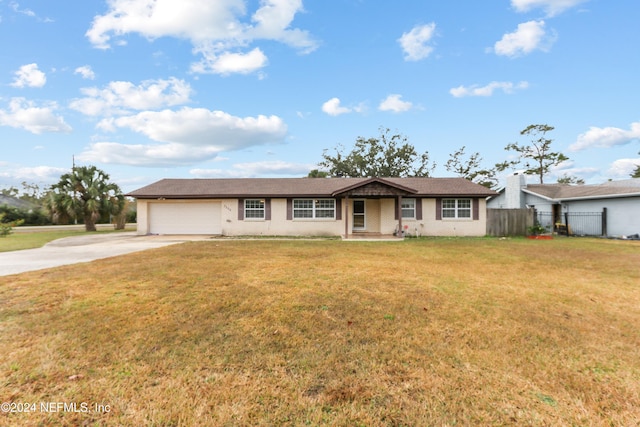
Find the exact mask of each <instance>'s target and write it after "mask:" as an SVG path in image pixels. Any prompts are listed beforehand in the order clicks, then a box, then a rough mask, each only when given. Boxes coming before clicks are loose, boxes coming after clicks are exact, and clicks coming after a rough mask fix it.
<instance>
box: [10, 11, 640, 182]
mask: <svg viewBox="0 0 640 427" xmlns="http://www.w3.org/2000/svg"><path fill="white" fill-rule="evenodd" d="M638 16H640V3H638V2H637V1H636V0H618V1H605V0H492V1H490V2H480V1H477V0H449V1H437V2H436V1H429V2H427V1H424V0H399V1H397V2H387V1H380V0H375V1H374V0H332V1H319V0H315V1H311V0H304V1H303V0H260V1H258V0H251V1H246V0H216V1H215V2H214V1H207V0H181V1H179V2H178V1H173V0H106V1H98V0H83V1H59V2H53V1H50V0H31V1H28V0H23V1H17V0H16V1H13V0H0V141H1V143H0V147H1V150H0V187H9V186H12V185H13V186H17V187H20V186H21V185H20V183H21V182H23V181H26V182H28V183H35V184H38V185H40V186H41V187H45V186H48V185H50V184H53V183H55V182H56V181H57V178H58V177H59V176H60V175H61V174H62V173H64V172H66V171H68V170H69V168H70V167H71V164H72V159H73V158H75V162H76V164H77V165H88V164H93V165H96V166H98V167H99V168H101V169H103V170H104V171H106V172H107V173H109V174H110V175H111V178H112V180H113V181H114V182H116V183H117V184H119V185H120V187H121V188H122V189H123V190H124V191H131V190H134V189H136V188H138V187H141V186H143V185H146V184H149V183H151V182H153V181H156V180H158V179H161V178H166V177H171V178H200V177H203V178H209V177H290V176H291V177H299V176H306V174H307V173H308V172H309V171H310V170H311V169H314V168H317V164H318V163H319V162H320V161H321V160H322V152H323V150H324V149H329V150H333V149H334V148H335V147H336V146H338V145H340V144H341V145H343V146H345V147H347V148H350V147H351V146H352V145H353V143H354V142H355V140H356V138H357V137H359V136H362V137H365V138H369V137H376V136H378V135H379V128H380V127H383V128H389V129H390V130H391V131H392V133H401V134H403V135H405V136H406V137H407V138H408V139H409V142H410V143H412V144H413V145H414V146H415V147H416V149H417V150H418V151H420V152H423V151H425V150H427V151H428V152H429V153H430V157H431V159H432V161H433V162H435V163H436V164H437V167H436V170H435V173H434V176H451V173H449V172H447V171H446V169H445V168H444V164H445V163H446V161H447V160H448V159H449V154H450V153H453V152H454V151H455V150H457V149H458V148H460V147H462V146H466V151H467V152H468V153H471V152H479V153H480V154H481V156H482V158H483V163H484V165H485V166H492V165H494V164H495V163H497V162H501V161H504V160H507V159H509V158H510V156H511V154H510V153H509V152H506V151H505V150H504V147H505V146H506V145H507V144H509V143H512V142H518V143H520V144H527V143H529V141H528V140H527V139H526V138H523V137H521V136H520V131H521V130H522V129H524V128H526V127H527V126H528V125H530V124H548V125H551V126H554V127H555V130H554V131H552V132H551V133H550V134H549V136H550V137H551V138H553V139H554V143H553V147H554V149H555V150H558V151H561V152H563V153H564V154H565V155H567V156H568V157H569V158H570V160H569V161H568V162H566V163H565V164H563V165H561V167H559V168H558V170H556V171H554V173H553V175H552V176H550V177H549V179H548V180H547V181H548V182H555V179H556V178H557V176H562V175H564V174H569V175H574V176H577V177H579V178H583V179H584V180H585V181H586V182H587V183H598V182H603V181H606V180H608V179H614V180H617V179H626V178H628V177H629V173H631V171H632V170H633V169H634V165H635V164H640V154H638V152H639V151H640V103H639V98H638V94H640V54H639V53H638V47H637V46H638V44H639V42H640V26H638V25H637V17H638Z"/></svg>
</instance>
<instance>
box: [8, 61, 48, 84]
mask: <svg viewBox="0 0 640 427" xmlns="http://www.w3.org/2000/svg"><path fill="white" fill-rule="evenodd" d="M15 75H16V77H15V79H14V81H13V83H11V86H13V87H43V86H44V85H45V84H46V83H47V76H46V75H45V74H44V73H43V72H42V71H40V70H39V69H38V64H27V65H23V66H22V67H20V69H19V70H18V71H16V72H15Z"/></svg>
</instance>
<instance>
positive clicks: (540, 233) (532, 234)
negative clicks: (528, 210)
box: [527, 223, 553, 240]
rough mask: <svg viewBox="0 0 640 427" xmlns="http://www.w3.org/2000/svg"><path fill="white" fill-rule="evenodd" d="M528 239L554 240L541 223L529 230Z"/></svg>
mask: <svg viewBox="0 0 640 427" xmlns="http://www.w3.org/2000/svg"><path fill="white" fill-rule="evenodd" d="M527 232H528V233H529V234H528V235H527V238H529V239H536V240H550V239H553V236H552V235H551V234H550V233H549V230H548V229H547V228H546V227H543V226H542V225H541V224H540V223H536V224H534V225H532V226H531V227H529V228H527Z"/></svg>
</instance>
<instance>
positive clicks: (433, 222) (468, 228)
mask: <svg viewBox="0 0 640 427" xmlns="http://www.w3.org/2000/svg"><path fill="white" fill-rule="evenodd" d="M479 203H480V206H479V209H478V214H479V217H478V219H477V220H473V219H471V218H469V219H467V218H465V219H447V218H443V219H441V220H438V219H436V199H422V220H407V219H404V220H402V225H403V226H409V227H408V229H406V230H407V232H408V233H410V234H413V233H415V232H416V230H417V233H418V234H419V235H420V236H484V235H486V234H487V202H486V200H485V199H480V200H479Z"/></svg>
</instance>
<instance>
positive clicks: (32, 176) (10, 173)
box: [3, 166, 69, 183]
mask: <svg viewBox="0 0 640 427" xmlns="http://www.w3.org/2000/svg"><path fill="white" fill-rule="evenodd" d="M67 172H69V168H66V169H65V168H56V167H52V166H34V167H15V168H10V169H8V170H7V171H6V173H5V174H3V176H5V177H8V178H12V179H14V180H26V181H28V182H34V181H36V182H48V183H53V182H56V181H58V180H59V178H60V176H61V175H63V174H65V173H67Z"/></svg>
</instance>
